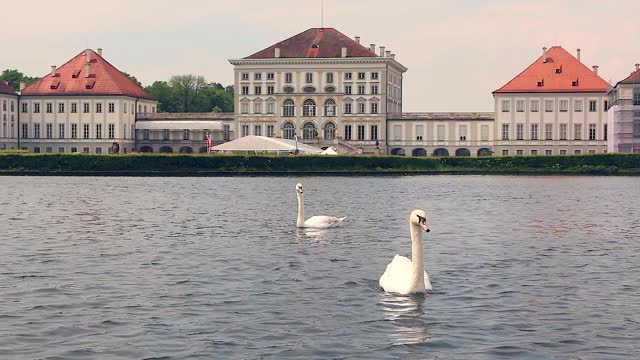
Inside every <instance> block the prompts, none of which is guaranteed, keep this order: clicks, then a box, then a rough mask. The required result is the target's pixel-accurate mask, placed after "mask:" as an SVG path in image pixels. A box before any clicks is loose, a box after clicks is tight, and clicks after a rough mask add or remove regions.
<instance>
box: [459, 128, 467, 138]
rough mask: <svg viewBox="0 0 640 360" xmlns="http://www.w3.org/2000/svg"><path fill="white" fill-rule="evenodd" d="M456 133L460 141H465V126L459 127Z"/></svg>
mask: <svg viewBox="0 0 640 360" xmlns="http://www.w3.org/2000/svg"><path fill="white" fill-rule="evenodd" d="M458 132H459V135H460V141H467V125H460V126H459V127H458Z"/></svg>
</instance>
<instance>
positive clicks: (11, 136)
mask: <svg viewBox="0 0 640 360" xmlns="http://www.w3.org/2000/svg"><path fill="white" fill-rule="evenodd" d="M17 131H18V97H17V96H12V95H6V94H0V150H12V149H17Z"/></svg>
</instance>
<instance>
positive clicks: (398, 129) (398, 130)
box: [393, 125, 402, 141]
mask: <svg viewBox="0 0 640 360" xmlns="http://www.w3.org/2000/svg"><path fill="white" fill-rule="evenodd" d="M393 140H396V141H399V140H402V125H394V126H393Z"/></svg>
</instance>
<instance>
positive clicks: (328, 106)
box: [324, 99, 336, 116]
mask: <svg viewBox="0 0 640 360" xmlns="http://www.w3.org/2000/svg"><path fill="white" fill-rule="evenodd" d="M324 116H336V102H335V101H334V100H332V99H329V100H327V101H325V102H324Z"/></svg>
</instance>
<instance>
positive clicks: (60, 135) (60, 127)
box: [58, 124, 65, 139]
mask: <svg viewBox="0 0 640 360" xmlns="http://www.w3.org/2000/svg"><path fill="white" fill-rule="evenodd" d="M64 137H65V136H64V124H58V138H59V139H64Z"/></svg>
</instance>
